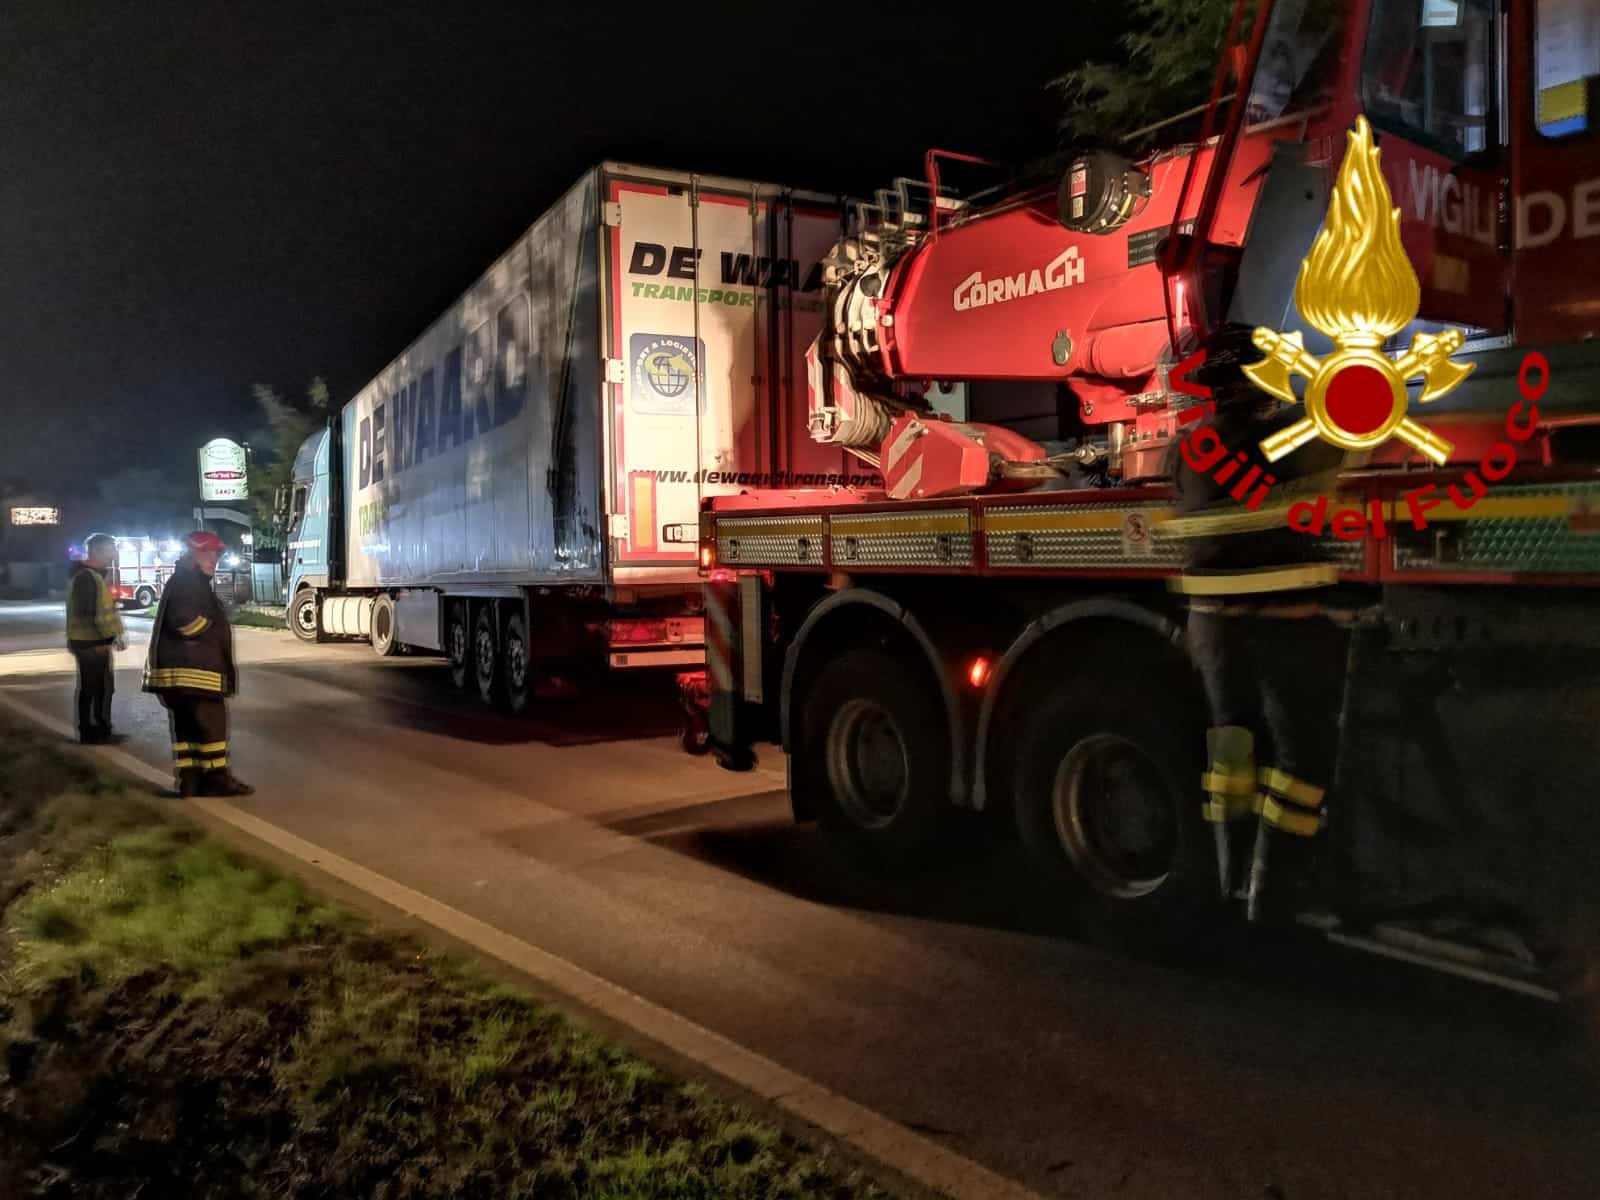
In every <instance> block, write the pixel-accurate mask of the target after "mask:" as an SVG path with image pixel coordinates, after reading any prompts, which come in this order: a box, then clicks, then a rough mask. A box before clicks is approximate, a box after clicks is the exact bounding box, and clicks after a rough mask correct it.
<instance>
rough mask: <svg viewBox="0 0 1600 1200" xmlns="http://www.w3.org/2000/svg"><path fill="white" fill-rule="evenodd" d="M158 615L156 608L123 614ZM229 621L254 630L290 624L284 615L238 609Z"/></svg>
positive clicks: (135, 615)
mask: <svg viewBox="0 0 1600 1200" xmlns="http://www.w3.org/2000/svg"><path fill="white" fill-rule="evenodd" d="M155 615H156V610H155V607H154V606H153V605H152V606H151V607H150V608H133V609H127V610H125V611H124V612H123V616H129V617H150V618H154V617H155ZM228 620H229V622H230V623H232V624H234V625H247V626H250V627H251V628H253V629H287V628H289V625H288V623H287V622H286V621H285V620H284V619H283V614H282V613H264V612H257V611H255V610H254V609H250V608H236V609H233V610H232V611H230V612H229V613H228Z"/></svg>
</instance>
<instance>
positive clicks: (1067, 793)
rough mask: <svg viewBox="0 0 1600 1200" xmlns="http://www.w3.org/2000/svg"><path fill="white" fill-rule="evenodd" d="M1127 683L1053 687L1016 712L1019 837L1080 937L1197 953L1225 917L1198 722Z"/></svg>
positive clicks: (1173, 954) (1170, 953)
mask: <svg viewBox="0 0 1600 1200" xmlns="http://www.w3.org/2000/svg"><path fill="white" fill-rule="evenodd" d="M1153 702H1154V703H1159V699H1157V698H1156V697H1153V696H1152V695H1150V694H1143V695H1141V694H1139V693H1138V692H1137V691H1136V690H1135V689H1134V687H1133V685H1132V684H1128V683H1118V682H1116V681H1100V682H1099V683H1098V684H1097V685H1096V686H1095V687H1087V686H1073V685H1070V684H1069V685H1068V686H1065V687H1063V686H1060V685H1058V686H1057V687H1056V689H1055V691H1054V693H1053V694H1052V695H1050V696H1049V697H1048V698H1047V699H1045V700H1044V702H1043V703H1042V704H1039V705H1037V706H1035V707H1034V708H1033V709H1032V711H1031V712H1030V713H1028V715H1027V716H1026V717H1025V718H1024V721H1023V727H1022V729H1021V731H1020V738H1019V753H1018V756H1017V772H1016V776H1015V779H1016V792H1015V806H1016V820H1017V829H1018V833H1019V834H1020V835H1021V840H1022V843H1023V845H1024V847H1025V848H1026V849H1027V851H1028V852H1029V854H1030V856H1031V857H1032V859H1033V861H1034V862H1035V863H1036V864H1037V865H1038V866H1039V867H1040V868H1041V870H1042V871H1043V873H1044V876H1045V881H1046V883H1047V885H1048V886H1050V887H1051V888H1052V889H1054V891H1055V893H1056V895H1058V896H1059V897H1061V898H1062V899H1064V900H1065V901H1066V902H1067V904H1068V905H1069V906H1070V907H1071V908H1072V910H1073V915H1074V916H1075V918H1076V920H1077V924H1078V925H1079V928H1080V929H1081V930H1082V932H1083V933H1084V934H1085V935H1087V936H1088V937H1089V938H1090V940H1093V941H1097V942H1101V943H1105V944H1109V945H1112V946H1115V947H1118V948H1126V949H1132V950H1133V951H1135V952H1136V953H1139V954H1142V955H1145V956H1147V957H1154V958H1158V959H1167V960H1171V959H1179V958H1187V957H1193V956H1194V955H1196V954H1198V953H1201V952H1202V951H1203V949H1204V947H1205V946H1206V945H1207V944H1208V943H1209V942H1210V941H1211V940H1212V937H1213V936H1214V935H1215V934H1216V933H1217V932H1218V931H1219V930H1220V929H1221V928H1222V925H1223V922H1224V920H1225V918H1226V913H1225V910H1224V906H1223V901H1222V897H1221V889H1220V888H1219V886H1218V882H1217V866H1216V858H1215V850H1214V847H1213V843H1212V838H1211V831H1210V828H1209V826H1207V824H1206V823H1205V821H1204V820H1203V819H1202V817H1201V813H1200V806H1201V801H1202V799H1203V797H1202V795H1201V793H1200V784H1199V780H1200V773H1201V771H1202V770H1203V769H1204V764H1203V763H1202V762H1201V761H1200V758H1201V754H1200V751H1201V749H1202V748H1203V746H1204V727H1203V724H1201V723H1200V722H1198V721H1197V722H1195V724H1196V727H1195V728H1193V729H1191V728H1189V727H1188V726H1189V725H1190V724H1191V722H1189V721H1187V720H1184V719H1183V718H1181V717H1180V716H1179V715H1178V714H1176V713H1170V712H1163V711H1161V710H1159V709H1155V708H1153V707H1152V703H1153Z"/></svg>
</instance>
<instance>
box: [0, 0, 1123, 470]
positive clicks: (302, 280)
mask: <svg viewBox="0 0 1600 1200" xmlns="http://www.w3.org/2000/svg"><path fill="white" fill-rule="evenodd" d="M0 7H3V10H4V11H0V409H3V411H4V416H5V421H4V429H5V431H6V435H5V436H4V437H3V438H0V479H3V478H5V477H8V476H12V477H21V478H22V479H24V480H27V481H29V482H31V483H33V484H34V485H35V486H45V487H51V488H54V487H56V486H58V485H65V484H67V483H69V482H70V481H71V480H72V479H73V478H74V477H77V478H80V479H81V478H82V473H83V472H84V471H85V470H87V469H89V467H90V465H91V464H92V463H96V462H99V463H106V462H107V461H108V460H109V461H110V463H111V465H112V466H113V468H114V469H115V468H120V467H122V466H149V467H159V468H161V469H163V470H165V471H168V472H169V473H171V474H172V475H173V476H174V477H175V478H177V479H180V480H182V479H186V478H187V476H188V474H189V473H191V472H192V470H193V461H194V459H193V455H194V448H195V447H196V446H197V445H198V444H199V443H200V442H201V441H203V440H205V439H206V438H209V437H211V436H214V435H224V436H235V437H241V436H245V435H247V434H248V432H249V431H250V430H251V429H252V428H254V427H256V426H257V424H258V422H257V420H256V416H255V410H254V406H253V404H252V402H251V401H250V398H249V388H250V385H251V383H252V382H254V381H256V380H271V381H273V382H275V383H277V384H278V385H279V387H280V388H282V389H283V390H296V391H297V390H300V389H301V388H302V387H303V386H304V382H305V381H306V379H308V378H309V377H310V376H311V375H313V374H315V373H318V372H321V373H323V374H324V375H325V376H326V377H327V378H328V380H329V383H330V384H331V386H332V388H333V391H334V395H335V398H336V399H337V400H339V401H341V402H342V401H343V400H344V399H346V398H348V396H349V395H350V394H352V393H353V392H354V391H355V390H356V389H357V388H358V387H359V386H360V385H361V384H362V383H363V382H365V380H366V378H367V377H368V376H370V375H371V374H373V373H375V372H376V371H377V370H378V369H379V368H381V367H382V366H383V365H384V364H385V363H386V362H387V361H388V360H389V359H390V358H391V357H393V356H394V355H395V354H396V353H398V352H399V351H400V350H401V349H403V348H404V346H405V344H406V343H407V342H408V341H409V340H410V339H411V338H412V337H414V336H415V335H416V334H417V333H418V332H419V331H420V330H421V329H422V328H423V327H424V326H425V325H426V324H427V322H428V321H429V320H431V319H432V318H433V317H434V316H435V315H437V313H438V312H439V311H441V310H442V309H443V308H444V307H445V306H446V305H447V304H449V303H450V302H451V301H452V300H453V299H454V298H455V296H456V295H457V294H458V293H459V292H460V291H461V290H462V289H463V288H464V287H465V286H466V285H467V284H468V283H469V282H470V281H471V280H472V279H473V278H475V277H476V276H477V275H478V274H479V273H480V272H481V271H482V270H483V269H484V268H485V267H486V266H487V265H488V263H489V262H491V261H492V260H493V259H494V258H495V257H496V256H497V255H498V254H499V253H500V252H501V251H502V250H504V248H505V247H506V246H507V245H509V244H510V242H511V241H512V239H513V238H515V237H516V236H517V234H518V233H520V232H521V231H522V230H523V229H524V228H526V227H527V226H528V225H529V224H530V223H531V222H532V220H533V219H534V217H536V216H537V215H538V213H539V212H540V211H541V209H542V208H543V207H544V206H545V205H546V204H548V203H549V202H550V201H552V200H553V199H554V198H555V197H556V196H557V195H559V193H560V192H561V191H562V190H563V189H564V188H565V187H566V186H567V185H568V184H569V183H570V182H571V181H572V180H573V179H575V178H576V177H577V176H578V174H579V173H580V172H581V171H582V170H583V169H584V168H585V167H587V166H589V165H591V164H592V163H594V162H597V161H600V160H601V159H605V158H617V159H623V160H628V161H635V162H642V163H646V164H651V165H659V166H667V167H680V168H682V169H686V170H699V171H706V172H710V173H719V174H727V175H734V176H741V177H751V178H758V179H768V180H772V181H775V182H780V183H787V184H792V185H794V186H799V187H807V188H818V189H823V190H853V191H860V190H864V189H871V188H874V187H879V186H885V185H887V184H888V183H889V181H890V180H891V179H892V177H893V176H895V175H897V174H906V173H912V174H915V173H917V172H919V170H920V162H921V153H922V151H923V150H924V149H925V148H926V147H927V146H929V145H940V146H945V147H948V148H952V149H964V150H972V151H976V152H978V153H984V154H988V155H991V156H995V157H999V158H1005V159H1021V158H1026V157H1028V156H1030V155H1034V154H1038V153H1042V152H1044V151H1047V150H1048V149H1050V147H1051V144H1052V139H1053V126H1054V119H1055V116H1056V102H1055V98H1054V97H1053V96H1052V95H1051V94H1049V93H1048V92H1047V91H1046V90H1045V88H1044V83H1045V81H1047V80H1048V79H1049V78H1051V77H1052V76H1053V75H1055V74H1058V73H1059V72H1060V71H1061V70H1062V69H1064V68H1065V67H1066V66H1068V65H1070V64H1071V63H1072V62H1073V61H1074V60H1075V59H1078V58H1081V57H1084V56H1086V55H1088V54H1091V53H1104V52H1105V48H1106V46H1107V44H1108V43H1109V42H1110V39H1111V36H1112V33H1111V31H1110V30H1109V29H1107V28H1105V25H1106V24H1107V23H1108V22H1109V20H1110V19H1111V18H1110V17H1108V16H1106V15H1105V14H1106V13H1107V10H1108V9H1110V10H1111V11H1112V12H1113V13H1114V12H1115V9H1114V6H1105V5H1088V4H1083V5H1070V6H1069V5H1066V4H1061V5H1055V6H1053V7H1052V8H1047V9H1041V10H1040V12H1039V15H1038V16H1036V17H1035V18H1032V19H1030V18H1027V17H1025V16H1024V15H1023V10H1022V8H1021V6H1013V7H1010V8H1009V10H1008V7H1007V6H1001V7H999V8H996V7H994V6H990V7H988V8H979V9H976V10H974V9H971V8H968V10H967V11H968V12H969V13H976V14H977V15H976V16H968V17H966V18H963V19H961V20H956V21H950V20H943V19H936V18H935V17H933V16H932V15H930V13H931V10H932V7H933V6H921V5H905V4H900V5H894V6H889V5H881V6H875V5H867V4H854V5H848V6H846V5H838V6H834V5H827V6H824V5H809V4H805V3H798V4H796V3H790V4H772V3H768V4H759V5H758V4H751V3H746V4H739V5H732V4H728V5H723V4H690V3H677V4H668V3H662V4H659V5H655V6H651V7H649V8H643V9H640V10H639V11H640V12H641V13H643V14H647V15H641V16H637V17H634V16H630V11H631V10H630V9H628V8H626V7H623V6H620V5H618V4H616V3H611V4H601V3H593V2H590V3H584V4H570V3H566V4H545V5H535V4H521V5H506V6H504V7H503V8H496V7H495V6H492V5H488V4H472V5H462V6H448V7H447V6H445V5H432V6H420V5H418V6H414V7H413V6H409V5H401V4H397V3H390V4H384V5H343V6H333V5H322V6H318V7H317V8H307V9H305V10H304V11H296V9H295V6H293V5H289V4H281V3H279V4H271V5H259V4H258V5H227V6H224V5H203V4H173V5H163V4H158V3H156V2H155V0H140V2H138V3H110V2H102V3H92V4H91V3H80V2H77V0H22V2H21V3H18V0H10V3H7V4H5V5H4V6H0ZM457 8H459V9H460V10H462V11H453V10H455V9H457ZM319 10H320V11H319ZM1074 10H1076V12H1074ZM1051 12H1054V13H1055V14H1056V15H1055V16H1053V17H1049V18H1044V16H1043V14H1045V13H1051ZM1095 12H1098V13H1099V14H1100V15H1098V16H1091V15H1088V14H1090V13H1095Z"/></svg>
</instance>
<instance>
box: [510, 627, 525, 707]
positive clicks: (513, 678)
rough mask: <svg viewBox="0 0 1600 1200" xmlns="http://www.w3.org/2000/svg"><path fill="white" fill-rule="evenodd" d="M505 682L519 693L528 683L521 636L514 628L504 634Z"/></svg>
mask: <svg viewBox="0 0 1600 1200" xmlns="http://www.w3.org/2000/svg"><path fill="white" fill-rule="evenodd" d="M506 682H507V683H508V684H509V685H510V687H511V690H512V691H513V692H516V693H520V692H521V691H522V689H523V688H524V687H526V686H527V683H528V656H527V654H526V653H525V651H524V648H523V645H522V637H521V635H520V634H518V633H517V632H516V631H515V630H512V631H511V632H510V633H508V634H507V635H506Z"/></svg>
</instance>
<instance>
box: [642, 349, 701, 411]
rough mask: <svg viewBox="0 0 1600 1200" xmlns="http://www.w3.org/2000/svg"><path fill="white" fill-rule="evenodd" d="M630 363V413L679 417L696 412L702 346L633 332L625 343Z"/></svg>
mask: <svg viewBox="0 0 1600 1200" xmlns="http://www.w3.org/2000/svg"><path fill="white" fill-rule="evenodd" d="M628 351H629V357H630V359H631V360H632V362H633V411H634V412H640V413H663V414H666V415H669V416H680V415H683V414H686V413H692V412H694V411H695V401H696V398H697V396H698V394H699V390H700V389H699V388H698V387H697V386H696V377H697V375H698V372H699V366H700V362H701V360H702V358H703V357H704V351H705V343H703V342H701V341H699V340H698V339H690V338H680V337H674V336H672V335H670V334H658V333H636V334H634V335H633V336H632V338H630V339H629V342H628Z"/></svg>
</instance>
